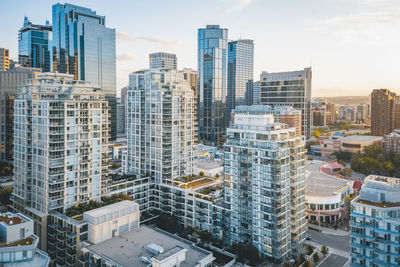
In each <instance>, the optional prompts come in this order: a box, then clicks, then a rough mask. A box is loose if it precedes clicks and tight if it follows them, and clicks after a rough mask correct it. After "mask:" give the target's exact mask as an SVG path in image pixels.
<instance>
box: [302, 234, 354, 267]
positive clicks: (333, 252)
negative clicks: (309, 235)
mask: <svg viewBox="0 0 400 267" xmlns="http://www.w3.org/2000/svg"><path fill="white" fill-rule="evenodd" d="M304 243H305V244H307V245H312V246H314V247H316V248H318V252H319V253H321V247H322V244H320V243H317V242H314V241H311V240H306V241H305V242H304ZM327 248H328V249H329V250H328V255H327V256H326V257H325V258H324V260H326V259H327V258H328V256H329V254H336V255H339V256H342V257H345V258H347V259H348V260H347V262H346V263H345V265H343V267H347V266H349V265H350V253H349V252H344V251H341V250H338V249H335V248H332V247H328V246H327ZM324 260H323V261H321V262H320V263H319V264H318V265H317V266H319V265H320V264H322V263H323V262H324Z"/></svg>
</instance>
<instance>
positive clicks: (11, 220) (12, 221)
mask: <svg viewBox="0 0 400 267" xmlns="http://www.w3.org/2000/svg"><path fill="white" fill-rule="evenodd" d="M0 222H3V223H5V224H7V225H8V226H10V225H16V224H20V223H23V222H25V220H23V219H22V218H21V217H19V216H17V215H4V214H3V215H0Z"/></svg>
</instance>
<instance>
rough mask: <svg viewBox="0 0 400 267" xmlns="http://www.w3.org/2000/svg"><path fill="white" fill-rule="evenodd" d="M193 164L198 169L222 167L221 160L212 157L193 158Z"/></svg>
mask: <svg viewBox="0 0 400 267" xmlns="http://www.w3.org/2000/svg"><path fill="white" fill-rule="evenodd" d="M193 165H194V166H195V167H197V168H199V169H204V170H213V169H218V168H223V161H222V160H213V159H195V160H194V161H193Z"/></svg>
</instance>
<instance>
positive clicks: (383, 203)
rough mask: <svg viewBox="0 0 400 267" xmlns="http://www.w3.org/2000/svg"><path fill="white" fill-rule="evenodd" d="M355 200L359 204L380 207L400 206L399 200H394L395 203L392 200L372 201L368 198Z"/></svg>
mask: <svg viewBox="0 0 400 267" xmlns="http://www.w3.org/2000/svg"><path fill="white" fill-rule="evenodd" d="M355 202H357V203H360V204H365V205H370V206H375V207H380V208H394V207H400V202H396V203H392V202H374V201H369V200H365V199H361V198H357V199H356V200H355Z"/></svg>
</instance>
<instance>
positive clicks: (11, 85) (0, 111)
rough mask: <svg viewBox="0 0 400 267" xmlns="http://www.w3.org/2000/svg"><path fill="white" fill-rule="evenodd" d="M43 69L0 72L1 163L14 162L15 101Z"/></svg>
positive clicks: (14, 69) (18, 68) (19, 68)
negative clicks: (26, 82) (20, 90)
mask: <svg viewBox="0 0 400 267" xmlns="http://www.w3.org/2000/svg"><path fill="white" fill-rule="evenodd" d="M39 72H41V69H34V68H23V67H15V68H12V69H9V70H7V71H0V161H5V162H8V163H12V162H13V160H14V152H13V151H14V121H13V119H14V99H15V96H16V94H17V89H18V88H19V87H20V86H22V85H24V84H25V80H26V79H33V78H36V75H37V74H38V73H39Z"/></svg>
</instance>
